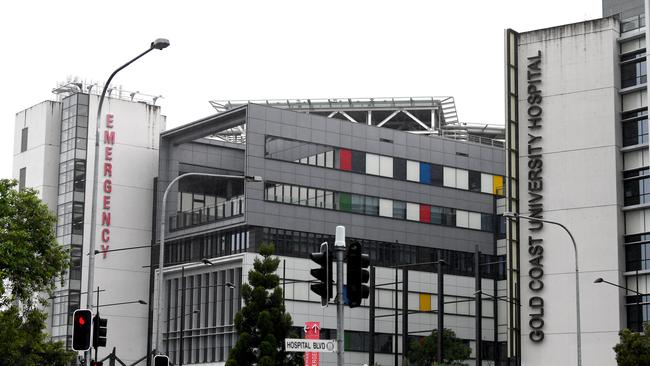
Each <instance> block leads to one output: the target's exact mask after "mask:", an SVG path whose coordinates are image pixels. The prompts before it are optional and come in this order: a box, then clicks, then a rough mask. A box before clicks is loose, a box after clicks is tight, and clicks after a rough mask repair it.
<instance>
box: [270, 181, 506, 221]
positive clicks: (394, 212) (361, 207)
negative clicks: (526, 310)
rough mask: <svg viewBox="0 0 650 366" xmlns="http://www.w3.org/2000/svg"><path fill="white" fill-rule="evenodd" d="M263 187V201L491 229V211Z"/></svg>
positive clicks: (292, 187) (281, 186)
mask: <svg viewBox="0 0 650 366" xmlns="http://www.w3.org/2000/svg"><path fill="white" fill-rule="evenodd" d="M265 188H266V189H265V199H266V200H267V201H273V202H280V203H288V204H293V205H300V206H309V207H317V208H324V209H328V210H335V211H343V212H351V213H356V214H361V215H369V216H381V217H388V218H393V219H400V220H409V221H418V222H423V223H427V224H434V225H444V226H454V227H461V228H466V229H474V230H482V231H489V232H493V231H494V227H493V225H494V220H493V215H492V214H486V213H480V212H471V211H464V210H458V209H455V208H449V207H439V206H432V205H426V204H421V203H413V202H404V201H397V200H391V199H385V198H379V197H372V196H365V195H359V194H352V193H346V192H335V191H329V190H324V189H316V188H310V187H301V186H296V185H290V184H280V183H271V182H267V183H266V185H265Z"/></svg>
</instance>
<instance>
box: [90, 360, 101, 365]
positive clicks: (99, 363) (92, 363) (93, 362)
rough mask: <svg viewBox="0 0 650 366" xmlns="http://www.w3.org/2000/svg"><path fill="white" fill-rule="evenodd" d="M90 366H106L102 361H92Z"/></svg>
mask: <svg viewBox="0 0 650 366" xmlns="http://www.w3.org/2000/svg"><path fill="white" fill-rule="evenodd" d="M90 366H104V363H103V362H101V361H90Z"/></svg>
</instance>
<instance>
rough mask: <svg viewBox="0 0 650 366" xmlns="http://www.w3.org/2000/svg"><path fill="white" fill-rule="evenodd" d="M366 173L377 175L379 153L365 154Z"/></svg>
mask: <svg viewBox="0 0 650 366" xmlns="http://www.w3.org/2000/svg"><path fill="white" fill-rule="evenodd" d="M366 174H372V175H379V155H375V154H366Z"/></svg>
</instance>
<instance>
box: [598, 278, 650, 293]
mask: <svg viewBox="0 0 650 366" xmlns="http://www.w3.org/2000/svg"><path fill="white" fill-rule="evenodd" d="M594 283H607V284H609V285H612V286H616V287H618V288H620V289H623V290H626V291H630V292H634V293H635V294H637V295H639V296H645V295H647V294H642V293H640V292H639V291H636V290H632V289H631V288H627V287H624V286H621V285H617V284H615V283H612V282H609V281H605V280H603V279H602V278H600V277H598V278H596V279H595V280H594Z"/></svg>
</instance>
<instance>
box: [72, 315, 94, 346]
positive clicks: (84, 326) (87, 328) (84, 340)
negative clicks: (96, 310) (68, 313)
mask: <svg viewBox="0 0 650 366" xmlns="http://www.w3.org/2000/svg"><path fill="white" fill-rule="evenodd" d="M72 322H73V324H72V349H73V350H75V351H88V350H89V349H90V336H91V329H92V326H93V313H92V311H90V310H88V309H77V310H75V311H74V313H73V314H72Z"/></svg>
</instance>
